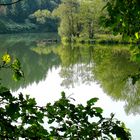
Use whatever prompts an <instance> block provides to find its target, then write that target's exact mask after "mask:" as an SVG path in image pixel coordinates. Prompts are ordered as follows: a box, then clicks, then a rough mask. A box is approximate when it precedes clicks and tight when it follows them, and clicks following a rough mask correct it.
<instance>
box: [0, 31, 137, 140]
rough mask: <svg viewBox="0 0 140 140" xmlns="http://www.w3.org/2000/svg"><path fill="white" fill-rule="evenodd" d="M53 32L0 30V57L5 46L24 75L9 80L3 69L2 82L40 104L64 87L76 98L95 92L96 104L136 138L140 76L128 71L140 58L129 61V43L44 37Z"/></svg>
mask: <svg viewBox="0 0 140 140" xmlns="http://www.w3.org/2000/svg"><path fill="white" fill-rule="evenodd" d="M50 38H53V39H59V37H58V36H57V35H56V34H53V33H52V34H22V35H20V34H19V35H0V42H1V44H0V57H1V56H2V55H3V54H4V53H5V52H8V53H10V54H11V55H12V57H13V58H15V57H16V58H18V59H19V60H20V62H21V64H22V67H23V71H24V74H25V79H23V80H21V81H19V82H14V81H13V80H12V78H10V79H9V77H12V76H11V75H12V73H11V72H10V71H2V72H1V73H0V77H1V78H2V80H1V82H2V83H3V84H4V85H6V86H8V87H9V88H10V89H11V91H12V92H13V94H14V95H16V94H18V93H20V92H22V93H24V94H29V95H30V96H31V97H35V98H36V100H37V102H38V104H39V105H45V103H46V102H54V101H55V100H57V99H58V98H60V95H61V94H60V93H61V92H62V91H64V92H65V93H66V95H67V96H69V95H71V96H72V97H73V98H74V99H76V103H82V104H85V103H86V101H87V100H88V99H90V98H93V97H98V98H99V101H98V103H97V106H100V107H102V108H103V109H104V115H105V116H106V117H107V116H108V117H109V115H110V114H111V113H112V112H113V113H115V116H116V118H118V119H119V120H121V121H123V122H124V123H125V124H126V126H127V127H128V128H130V129H131V133H132V137H133V140H139V138H140V133H139V130H140V117H139V114H140V81H139V80H138V81H136V82H135V84H134V83H133V79H132V78H131V77H130V75H135V74H136V73H138V72H139V66H140V63H138V62H132V61H130V53H129V47H130V46H129V45H101V44H96V45H92V44H90V45H87V44H65V45H62V44H60V43H58V44H56V43H46V42H44V39H50Z"/></svg>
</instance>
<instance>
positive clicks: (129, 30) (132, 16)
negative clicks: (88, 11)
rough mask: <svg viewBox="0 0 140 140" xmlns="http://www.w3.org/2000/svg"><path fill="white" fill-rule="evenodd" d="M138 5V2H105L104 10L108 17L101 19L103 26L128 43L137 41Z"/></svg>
mask: <svg viewBox="0 0 140 140" xmlns="http://www.w3.org/2000/svg"><path fill="white" fill-rule="evenodd" d="M139 5H140V1H139V0H131V1H130V0H107V4H106V6H105V7H104V9H107V11H108V15H107V16H104V17H102V18H101V20H102V23H103V25H104V26H105V27H108V28H110V30H111V31H112V32H113V34H114V35H117V34H121V35H122V37H123V38H124V39H126V40H128V41H131V40H139V32H140V6H139Z"/></svg>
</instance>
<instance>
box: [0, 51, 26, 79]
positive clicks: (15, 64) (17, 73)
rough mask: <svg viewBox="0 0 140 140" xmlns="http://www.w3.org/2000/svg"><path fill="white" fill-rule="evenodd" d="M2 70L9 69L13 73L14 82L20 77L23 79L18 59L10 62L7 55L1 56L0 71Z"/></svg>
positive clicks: (9, 57)
mask: <svg viewBox="0 0 140 140" xmlns="http://www.w3.org/2000/svg"><path fill="white" fill-rule="evenodd" d="M4 68H9V69H11V70H12V71H13V79H14V80H15V81H18V80H20V78H21V77H24V74H23V71H22V70H21V65H20V61H19V60H18V59H14V60H13V61H12V60H11V56H10V55H9V54H7V53H6V54H4V55H3V56H2V60H1V64H0V70H1V69H4Z"/></svg>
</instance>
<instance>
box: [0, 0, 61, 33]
mask: <svg viewBox="0 0 140 140" xmlns="http://www.w3.org/2000/svg"><path fill="white" fill-rule="evenodd" d="M3 2H4V1H2V3H3ZM8 2H9V3H11V2H13V0H8ZM4 3H5V2H4ZM59 3H60V0H49V1H48V0H47V1H46V0H34V3H33V2H32V0H22V1H20V2H18V3H16V4H13V5H7V6H1V8H0V18H1V21H0V33H17V32H35V31H36V32H37V31H46V30H47V31H56V30H57V20H52V19H50V18H49V19H47V21H48V22H47V23H45V22H44V19H43V18H39V21H40V20H41V21H42V24H45V26H48V27H47V29H46V30H44V29H42V28H45V26H43V25H42V26H41V25H40V23H38V19H37V21H36V20H35V18H31V17H32V16H30V15H32V14H33V13H34V12H36V11H38V10H42V11H43V13H44V11H46V10H45V9H47V10H48V11H52V10H53V9H54V8H56V7H57V6H58V4H59ZM45 13H46V12H45ZM3 22H4V24H3Z"/></svg>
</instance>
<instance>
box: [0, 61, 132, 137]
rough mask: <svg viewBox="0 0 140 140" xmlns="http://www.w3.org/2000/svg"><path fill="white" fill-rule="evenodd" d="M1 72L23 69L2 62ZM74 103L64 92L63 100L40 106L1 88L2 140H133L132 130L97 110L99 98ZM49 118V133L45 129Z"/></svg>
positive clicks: (0, 118) (0, 126) (18, 64)
mask: <svg viewBox="0 0 140 140" xmlns="http://www.w3.org/2000/svg"><path fill="white" fill-rule="evenodd" d="M4 60H5V59H4ZM6 60H7V59H6ZM8 62H9V61H8ZM1 68H10V69H12V70H15V71H17V70H20V68H21V66H20V63H19V61H18V60H15V61H14V62H13V63H12V65H8V64H7V63H3V62H2V64H1ZM72 100H73V98H71V97H68V98H67V97H66V95H65V93H64V92H62V93H61V98H60V99H59V100H58V101H55V102H54V103H53V104H51V103H48V104H46V106H37V103H36V101H35V99H34V98H30V97H29V96H28V95H26V96H24V95H23V94H22V93H20V94H19V95H18V96H17V97H15V96H13V95H12V94H11V93H10V91H9V89H7V88H6V87H3V86H0V137H1V138H2V139H18V138H25V139H48V140H52V139H58V140H59V139H71V140H73V139H75V140H78V139H83V140H84V139H110V140H112V139H116V138H119V139H120V140H130V139H131V134H130V132H129V129H127V128H126V127H125V125H124V123H122V122H120V121H118V120H117V119H115V118H114V115H113V114H111V116H110V118H104V117H103V116H102V112H103V110H102V109H101V108H100V107H96V106H95V103H96V102H97V100H98V99H97V98H92V99H90V100H89V101H87V104H86V105H85V106H83V105H82V104H78V105H75V104H74V103H72ZM46 118H47V126H48V127H49V130H47V129H46V128H45V124H44V123H45V120H46Z"/></svg>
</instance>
